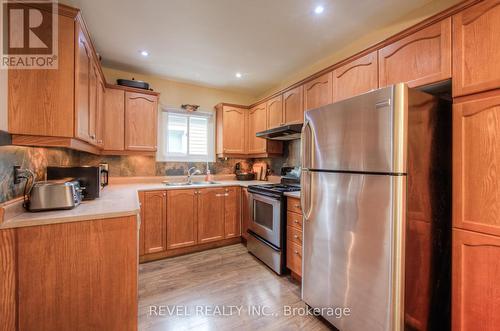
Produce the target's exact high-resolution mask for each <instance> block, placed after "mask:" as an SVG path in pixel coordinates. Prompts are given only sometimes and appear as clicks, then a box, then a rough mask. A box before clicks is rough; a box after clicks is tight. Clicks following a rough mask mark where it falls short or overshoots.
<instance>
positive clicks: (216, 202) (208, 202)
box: [196, 188, 225, 244]
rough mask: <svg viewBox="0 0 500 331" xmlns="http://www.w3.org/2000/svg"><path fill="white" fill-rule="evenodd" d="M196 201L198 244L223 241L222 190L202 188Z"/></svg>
mask: <svg viewBox="0 0 500 331" xmlns="http://www.w3.org/2000/svg"><path fill="white" fill-rule="evenodd" d="M196 194H197V200H198V207H197V208H198V243H199V244H201V243H206V242H211V241H217V240H221V239H224V198H225V196H224V188H204V189H200V190H198V191H197V192H196Z"/></svg>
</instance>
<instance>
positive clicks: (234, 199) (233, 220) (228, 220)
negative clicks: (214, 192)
mask: <svg viewBox="0 0 500 331" xmlns="http://www.w3.org/2000/svg"><path fill="white" fill-rule="evenodd" d="M224 192H225V194H224V195H225V199H224V223H225V226H224V227H225V231H224V238H234V237H239V236H241V188H240V187H228V188H226V189H224Z"/></svg>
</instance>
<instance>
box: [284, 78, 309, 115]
mask: <svg viewBox="0 0 500 331" xmlns="http://www.w3.org/2000/svg"><path fill="white" fill-rule="evenodd" d="M303 95H304V87H303V86H298V87H296V88H294V89H291V90H288V91H286V92H285V93H283V121H284V122H285V124H297V123H303V122H304V98H303Z"/></svg>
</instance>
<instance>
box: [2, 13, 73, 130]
mask: <svg viewBox="0 0 500 331" xmlns="http://www.w3.org/2000/svg"><path fill="white" fill-rule="evenodd" d="M16 5H17V4H16ZM28 5H29V4H28ZM58 21H59V22H58V27H59V30H58V61H57V62H58V69H57V70H53V69H36V70H25V69H17V70H16V69H12V68H9V71H8V108H9V115H8V122H9V130H8V132H9V133H12V134H26V135H39V136H50V137H74V135H75V129H74V125H75V100H74V97H75V95H74V94H75V78H76V76H75V49H76V47H75V42H77V38H75V21H74V19H73V18H71V17H67V16H58ZM2 23H3V20H2ZM49 26H50V25H49ZM37 33H38V32H37Z"/></svg>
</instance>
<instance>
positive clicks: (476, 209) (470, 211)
mask: <svg viewBox="0 0 500 331" xmlns="http://www.w3.org/2000/svg"><path fill="white" fill-rule="evenodd" d="M453 107H454V109H453V226H454V227H457V228H462V229H467V230H472V231H478V232H484V233H489V234H494V235H497V236H500V186H499V185H498V183H499V182H500V172H499V171H496V169H500V92H499V91H495V92H494V93H493V92H487V93H484V94H482V95H477V96H474V98H470V100H467V101H464V102H460V103H455V104H454V106H453Z"/></svg>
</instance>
